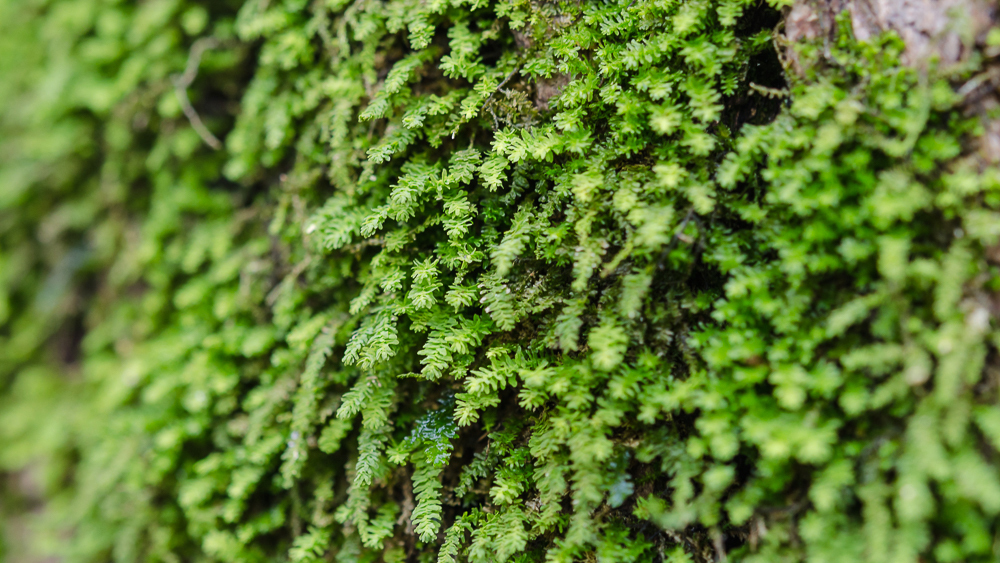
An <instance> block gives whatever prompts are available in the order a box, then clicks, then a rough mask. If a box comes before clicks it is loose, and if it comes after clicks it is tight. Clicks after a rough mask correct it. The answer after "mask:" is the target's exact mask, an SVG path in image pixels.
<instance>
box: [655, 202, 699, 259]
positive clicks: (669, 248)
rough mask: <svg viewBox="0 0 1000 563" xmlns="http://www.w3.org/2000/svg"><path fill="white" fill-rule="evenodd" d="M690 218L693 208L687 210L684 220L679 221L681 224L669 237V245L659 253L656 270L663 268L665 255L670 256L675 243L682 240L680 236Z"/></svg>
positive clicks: (692, 214) (692, 215)
mask: <svg viewBox="0 0 1000 563" xmlns="http://www.w3.org/2000/svg"><path fill="white" fill-rule="evenodd" d="M692 217H694V208H693V207H692V208H690V209H688V212H687V215H686V216H685V217H684V220H683V221H681V224H680V225H678V227H677V229H676V230H675V231H674V236H673V237H671V240H670V244H668V245H667V246H666V247H664V248H663V251H662V252H660V257H659V258H658V259H657V261H656V265H657V268H662V267H663V261H664V260H666V258H667V255H668V254H670V252H671V251H672V250H673V249H674V248H676V247H677V243H678V242H679V241H680V240H682V239H681V235H683V234H684V229H685V228H687V224H688V223H689V222H690V221H691V218H692ZM689 244H690V243H689Z"/></svg>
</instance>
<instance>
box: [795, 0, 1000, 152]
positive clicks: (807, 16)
mask: <svg viewBox="0 0 1000 563" xmlns="http://www.w3.org/2000/svg"><path fill="white" fill-rule="evenodd" d="M844 11H847V12H849V14H850V21H851V30H852V31H853V33H854V36H855V37H857V38H858V39H860V40H862V41H866V40H869V39H871V38H873V37H875V36H877V35H879V34H881V33H884V32H890V31H891V32H895V33H896V34H897V35H899V37H900V38H901V39H902V40H903V42H904V43H905V45H906V48H905V50H904V52H903V60H904V61H905V62H906V63H907V64H910V65H912V66H916V67H922V68H926V67H928V66H929V65H937V66H938V67H939V68H944V69H946V68H948V67H952V66H954V65H957V64H960V63H963V62H967V61H968V58H969V57H970V56H972V54H973V53H974V52H975V48H976V47H977V46H978V47H980V48H982V47H984V46H985V44H986V35H987V33H988V32H989V30H990V28H991V27H993V26H994V25H995V23H996V22H997V18H998V12H1000V10H998V6H997V4H996V3H995V2H991V1H990V0H798V1H797V2H796V3H795V4H794V5H793V6H792V7H791V9H789V10H788V12H787V14H786V16H785V37H786V38H787V39H788V44H790V45H794V44H797V43H799V42H801V41H804V40H805V41H810V40H817V39H824V40H827V41H829V40H831V39H832V38H833V36H834V34H835V32H836V19H837V16H838V15H839V14H841V13H842V12H844ZM984 51H985V52H986V53H987V54H989V55H991V57H990V60H988V61H986V62H985V63H984V64H983V66H982V68H981V69H980V72H979V73H977V74H976V75H975V76H974V77H973V78H972V79H970V80H968V81H967V82H964V83H962V84H957V85H956V89H957V91H958V93H959V94H960V95H961V96H962V97H963V104H964V106H965V108H966V111H967V112H968V113H969V114H978V115H980V116H981V117H982V119H983V126H984V135H983V136H982V137H981V138H980V139H979V140H978V142H977V146H976V147H974V148H973V150H974V152H977V153H978V154H979V156H980V159H981V165H984V166H986V165H993V164H997V163H998V162H1000V120H998V119H993V118H990V117H989V116H990V114H991V113H995V109H996V108H997V107H1000V96H998V94H1000V92H998V86H1000V61H998V60H997V56H998V55H1000V53H998V52H990V51H989V50H984ZM788 61H789V63H790V66H791V67H792V69H793V70H794V71H797V72H802V71H803V70H804V69H803V68H802V67H801V63H800V61H799V60H798V58H797V57H796V55H795V53H794V52H792V49H789V53H788Z"/></svg>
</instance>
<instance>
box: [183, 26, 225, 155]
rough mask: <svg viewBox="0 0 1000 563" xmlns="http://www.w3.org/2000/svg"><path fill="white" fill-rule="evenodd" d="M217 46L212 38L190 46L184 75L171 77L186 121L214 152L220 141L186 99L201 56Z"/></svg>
mask: <svg viewBox="0 0 1000 563" xmlns="http://www.w3.org/2000/svg"><path fill="white" fill-rule="evenodd" d="M218 45H219V40H218V39H216V38H214V37H205V38H202V39H199V40H197V41H195V42H194V44H193V45H191V52H190V54H189V55H188V62H187V67H185V69H184V73H183V74H179V75H174V77H173V81H174V93H175V94H177V101H178V102H180V104H181V109H182V110H183V111H184V115H185V116H187V118H188V121H190V122H191V127H194V130H195V132H196V133H198V136H199V137H201V140H203V141H205V144H206V145H208V146H210V147H212V148H213V149H215V150H219V149H221V148H222V141H220V140H219V139H218V137H216V136H215V135H213V134H212V132H211V131H209V130H208V128H207V127H205V124H204V123H203V122H202V120H201V117H199V116H198V112H197V111H195V109H194V106H192V105H191V100H189V99H188V95H187V89H188V88H189V87H190V86H191V83H193V82H194V79H195V78H197V77H198V65H200V64H201V56H202V55H203V54H205V51H208V50H209V49H213V48H215V47H217V46H218Z"/></svg>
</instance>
